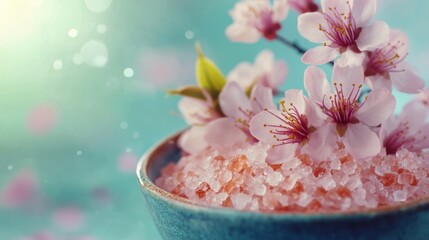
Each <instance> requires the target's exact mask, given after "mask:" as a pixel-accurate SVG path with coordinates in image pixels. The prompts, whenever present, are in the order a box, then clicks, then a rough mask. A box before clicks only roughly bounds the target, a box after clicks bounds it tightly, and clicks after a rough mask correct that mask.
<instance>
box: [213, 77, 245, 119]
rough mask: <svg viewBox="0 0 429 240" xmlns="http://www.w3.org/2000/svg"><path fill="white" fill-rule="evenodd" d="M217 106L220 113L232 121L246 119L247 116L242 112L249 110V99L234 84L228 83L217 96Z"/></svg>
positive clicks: (238, 86)
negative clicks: (220, 109)
mask: <svg viewBox="0 0 429 240" xmlns="http://www.w3.org/2000/svg"><path fill="white" fill-rule="evenodd" d="M219 104H220V106H221V108H222V112H223V113H224V114H225V115H226V116H228V117H231V118H233V119H239V118H241V119H246V118H247V116H246V115H245V114H244V113H243V112H242V111H246V110H251V105H250V100H249V98H248V97H247V96H246V94H245V92H244V90H243V89H242V88H241V87H240V85H238V84H237V83H236V82H228V83H227V84H226V85H225V86H224V87H223V89H222V91H221V92H220V94H219ZM240 109H241V110H242V111H240Z"/></svg>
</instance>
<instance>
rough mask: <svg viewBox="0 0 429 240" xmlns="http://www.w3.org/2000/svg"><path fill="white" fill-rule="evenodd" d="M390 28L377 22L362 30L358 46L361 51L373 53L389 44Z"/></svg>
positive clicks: (357, 40) (357, 42) (357, 41)
mask: <svg viewBox="0 0 429 240" xmlns="http://www.w3.org/2000/svg"><path fill="white" fill-rule="evenodd" d="M389 36H390V29H389V26H388V25H387V24H386V23H385V22H382V21H376V22H374V23H372V24H371V25H369V26H368V27H365V28H362V31H361V33H360V34H359V37H358V39H356V45H357V47H358V48H359V50H361V51H372V50H375V49H377V48H381V47H383V46H384V45H386V44H387V43H388V42H389Z"/></svg>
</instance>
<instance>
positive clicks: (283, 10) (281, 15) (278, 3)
mask: <svg viewBox="0 0 429 240" xmlns="http://www.w3.org/2000/svg"><path fill="white" fill-rule="evenodd" d="M288 11H289V5H288V4H287V0H274V3H273V16H272V19H273V21H274V22H281V21H282V20H283V19H285V18H286V17H287V13H288Z"/></svg>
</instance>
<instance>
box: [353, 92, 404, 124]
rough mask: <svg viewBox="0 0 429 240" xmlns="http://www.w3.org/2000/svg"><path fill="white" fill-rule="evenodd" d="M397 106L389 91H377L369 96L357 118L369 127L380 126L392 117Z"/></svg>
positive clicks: (357, 113)
mask: <svg viewBox="0 0 429 240" xmlns="http://www.w3.org/2000/svg"><path fill="white" fill-rule="evenodd" d="M395 106H396V100H395V97H394V96H393V95H392V94H391V93H390V91H389V90H387V89H384V88H383V89H375V90H373V91H372V92H370V93H369V94H368V95H367V97H366V100H365V102H364V103H363V105H362V107H361V108H359V110H358V111H357V112H356V115H355V116H356V118H357V119H359V120H360V121H362V122H364V123H365V124H368V125H369V126H378V125H379V124H381V123H382V122H384V121H386V119H387V118H389V117H390V116H391V115H392V113H393V111H394V110H395Z"/></svg>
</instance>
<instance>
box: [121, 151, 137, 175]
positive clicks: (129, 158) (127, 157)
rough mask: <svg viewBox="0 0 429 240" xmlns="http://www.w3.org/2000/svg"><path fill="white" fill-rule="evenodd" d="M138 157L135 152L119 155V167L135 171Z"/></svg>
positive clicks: (124, 170) (123, 169)
mask: <svg viewBox="0 0 429 240" xmlns="http://www.w3.org/2000/svg"><path fill="white" fill-rule="evenodd" d="M137 161H138V157H137V156H136V155H135V154H134V153H124V154H122V155H121V156H119V159H118V167H119V169H120V170H121V171H123V172H126V173H134V171H135V168H136V166H137Z"/></svg>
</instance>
